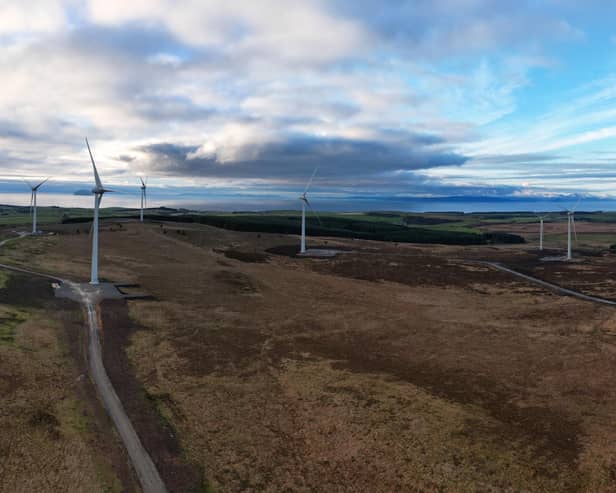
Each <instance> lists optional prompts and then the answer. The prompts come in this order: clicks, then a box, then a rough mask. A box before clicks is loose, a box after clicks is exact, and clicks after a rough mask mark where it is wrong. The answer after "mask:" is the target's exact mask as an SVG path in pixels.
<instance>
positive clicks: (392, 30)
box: [0, 0, 616, 209]
mask: <svg viewBox="0 0 616 493" xmlns="http://www.w3.org/2000/svg"><path fill="white" fill-rule="evenodd" d="M609 3H610V2H603V1H597V0H590V1H586V2H584V3H583V4H582V3H581V2H575V1H571V0H544V1H537V0H535V1H508V0H501V1H487V0H441V1H438V2H434V1H427V0H415V1H406V2H405V1H402V0H391V1H380V2H376V1H367V0H355V1H351V0H329V1H325V0H303V1H295V0H286V1H279V0H262V1H259V2H247V1H243V2H242V1H237V2H229V1H222V0H201V1H184V2H172V1H171V0H151V1H146V0H140V1H132V2H125V1H123V2H120V1H116V0H31V1H22V2H12V1H8V2H7V1H4V2H3V1H0V48H2V49H1V50H0V80H2V87H0V201H2V202H6V201H8V198H9V196H8V195H6V196H5V197H4V198H3V197H2V194H12V195H10V198H11V199H15V200H18V197H17V196H16V195H15V191H14V189H15V186H17V181H18V180H21V178H22V177H26V178H29V179H36V178H37V177H44V176H47V175H52V176H53V178H54V182H55V185H54V187H55V189H53V188H48V192H49V197H48V200H49V202H53V201H56V202H60V204H58V205H62V202H63V201H67V200H68V199H67V195H66V194H70V193H71V191H73V190H79V189H83V188H84V186H87V185H86V184H87V182H88V181H89V180H90V179H91V177H90V173H91V170H90V167H89V163H88V157H87V151H86V149H85V145H84V141H83V138H84V137H85V136H86V135H87V136H88V137H89V139H90V142H91V143H92V147H93V151H94V153H95V157H96V159H97V163H98V164H99V168H100V173H101V176H102V177H103V180H104V181H105V182H106V183H107V184H108V185H109V186H115V187H116V188H118V189H119V190H124V191H126V192H128V191H130V187H135V189H136V185H137V184H138V180H137V176H138V175H147V176H149V177H150V184H151V188H152V200H153V201H154V203H153V204H152V205H155V203H156V201H157V200H158V201H159V203H160V204H172V203H190V204H191V205H198V203H201V205H203V206H204V207H206V208H207V206H208V205H209V206H212V207H216V208H231V209H233V208H243V206H247V205H248V204H249V205H250V208H258V205H259V203H260V200H262V201H263V205H264V207H263V208H272V207H273V206H288V205H290V204H292V200H293V197H295V195H297V191H298V190H301V189H302V188H303V183H304V182H305V181H306V179H307V177H309V176H310V174H311V173H312V170H313V169H314V168H315V167H316V166H318V167H319V173H318V178H317V181H316V182H315V194H316V197H319V198H322V200H323V203H322V205H323V207H324V208H325V207H329V208H334V207H335V201H336V200H341V201H343V200H345V199H346V201H347V203H352V204H353V207H357V208H362V207H364V206H362V205H361V203H362V197H363V199H364V200H365V207H364V208H370V209H374V208H387V209H390V208H392V207H391V205H392V204H395V205H396V207H398V206H399V207H404V206H405V204H409V205H408V207H409V208H410V207H413V204H415V203H416V202H413V200H415V199H417V200H420V199H431V198H439V197H448V196H452V197H460V196H461V197H468V198H469V200H470V199H471V198H474V197H488V196H489V197H494V198H502V199H503V201H504V203H511V201H512V200H513V201H514V203H515V200H516V199H519V200H527V201H528V200H531V201H532V200H535V199H536V200H539V201H542V200H543V201H546V202H547V201H550V200H554V199H555V198H558V197H561V198H562V197H565V198H566V197H567V196H570V195H573V194H584V195H587V196H589V198H590V197H592V198H593V200H595V199H602V198H603V199H612V198H616V168H615V167H614V163H615V162H616V152H614V143H615V141H616V56H615V55H614V53H615V52H616V28H615V27H613V22H611V21H612V20H613V19H614V18H616V5H614V6H609V5H608V4H609ZM49 187H51V185H50V186H49ZM52 191H53V192H54V193H53V194H52V193H51V192H52ZM201 192H202V193H201ZM42 195H43V190H41V200H44V199H43V198H42ZM129 196H130V194H129V193H126V194H119V195H118V196H117V197H116V198H115V199H112V198H109V199H107V198H106V199H105V200H106V202H107V203H108V204H113V203H122V204H123V205H124V204H125V205H128V201H129ZM110 197H111V196H110ZM375 198H378V200H377V199H375ZM27 199H28V195H27V193H26V194H25V199H24V200H27ZM75 200H77V199H75ZM79 200H85V198H81V199H79ZM130 200H132V198H131V199H130ZM379 201H380V202H379ZM71 202H73V200H71ZM85 205H87V203H86V202H84V206H85ZM315 205H317V203H316V202H315Z"/></svg>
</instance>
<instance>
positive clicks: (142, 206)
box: [139, 176, 148, 222]
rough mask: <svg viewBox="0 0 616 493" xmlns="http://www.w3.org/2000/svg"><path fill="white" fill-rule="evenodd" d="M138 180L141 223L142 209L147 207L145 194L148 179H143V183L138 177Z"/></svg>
mask: <svg viewBox="0 0 616 493" xmlns="http://www.w3.org/2000/svg"><path fill="white" fill-rule="evenodd" d="M139 179H140V180H141V222H143V208H144V206H145V207H147V206H148V198H147V194H146V188H147V185H148V177H147V176H146V177H145V181H143V178H141V177H139Z"/></svg>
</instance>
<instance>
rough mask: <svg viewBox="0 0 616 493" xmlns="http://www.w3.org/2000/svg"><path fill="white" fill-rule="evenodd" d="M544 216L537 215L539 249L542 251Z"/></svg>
mask: <svg viewBox="0 0 616 493" xmlns="http://www.w3.org/2000/svg"><path fill="white" fill-rule="evenodd" d="M544 219H545V216H539V251H540V252H542V251H543V220H544Z"/></svg>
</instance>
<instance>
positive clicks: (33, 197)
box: [24, 178, 49, 235]
mask: <svg viewBox="0 0 616 493" xmlns="http://www.w3.org/2000/svg"><path fill="white" fill-rule="evenodd" d="M47 180H49V178H45V179H44V180H43V181H42V182H40V183H39V184H38V185H32V183H30V182H28V181H26V180H24V182H25V183H26V185H28V186H29V187H30V190H31V191H32V193H31V194H30V213H31V214H32V234H33V235H35V234H36V233H38V230H37V228H36V193H37V192H38V189H39V188H40V187H41V185H42V184H43V183H45V182H46V181H47Z"/></svg>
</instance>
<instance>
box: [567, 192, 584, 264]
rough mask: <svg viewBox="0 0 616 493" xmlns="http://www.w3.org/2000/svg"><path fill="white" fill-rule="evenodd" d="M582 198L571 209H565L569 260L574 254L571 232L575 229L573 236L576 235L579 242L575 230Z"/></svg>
mask: <svg viewBox="0 0 616 493" xmlns="http://www.w3.org/2000/svg"><path fill="white" fill-rule="evenodd" d="M581 200H582V199H581V198H580V199H579V200H578V201H577V203H576V204H575V205H574V206H573V207H572V208H571V209H565V211H566V212H567V260H571V259H572V258H573V256H572V255H571V232H572V231H573V236H574V237H575V241H576V242H577V232H576V231H575V210H576V209H577V207H578V205H579V204H580V201H581Z"/></svg>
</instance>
